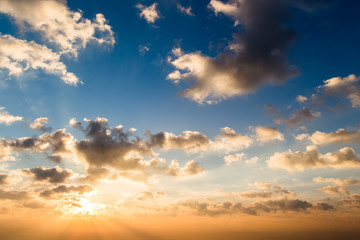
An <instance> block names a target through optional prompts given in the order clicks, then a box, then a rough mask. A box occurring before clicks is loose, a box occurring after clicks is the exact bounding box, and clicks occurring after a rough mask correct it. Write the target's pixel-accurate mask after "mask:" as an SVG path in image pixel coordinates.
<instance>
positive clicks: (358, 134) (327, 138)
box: [304, 128, 360, 146]
mask: <svg viewBox="0 0 360 240" xmlns="http://www.w3.org/2000/svg"><path fill="white" fill-rule="evenodd" d="M306 138H307V139H309V140H310V141H311V142H312V143H313V144H315V145H320V146H323V145H329V144H346V143H359V142H360V130H358V131H354V132H351V131H346V130H345V129H342V128H340V129H338V130H337V131H336V132H331V133H324V132H320V131H316V132H315V133H313V134H312V135H311V136H309V135H308V136H306ZM306 138H305V137H304V139H306Z"/></svg>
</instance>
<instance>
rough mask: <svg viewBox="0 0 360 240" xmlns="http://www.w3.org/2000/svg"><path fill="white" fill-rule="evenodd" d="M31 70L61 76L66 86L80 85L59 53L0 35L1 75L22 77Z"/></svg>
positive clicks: (32, 43)
mask: <svg viewBox="0 0 360 240" xmlns="http://www.w3.org/2000/svg"><path fill="white" fill-rule="evenodd" d="M15 2H20V1H15ZM37 2H47V1H37ZM4 70H6V71H5V72H4ZM29 70H42V71H44V72H46V73H47V74H51V75H56V76H59V77H60V78H61V79H62V80H63V81H64V82H65V83H66V84H70V85H76V84H78V83H80V81H79V79H78V78H77V77H76V76H75V75H74V74H73V73H71V72H68V71H67V68H66V66H65V64H64V63H62V62H61V61H60V55H59V54H58V53H55V52H53V51H52V50H50V49H49V48H47V47H46V46H44V45H39V44H37V43H35V42H33V41H30V42H28V41H26V40H21V39H17V38H14V37H12V36H10V35H2V34H0V71H1V72H0V73H2V74H7V75H9V76H20V75H21V74H23V73H24V72H26V71H29Z"/></svg>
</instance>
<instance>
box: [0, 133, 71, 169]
mask: <svg viewBox="0 0 360 240" xmlns="http://www.w3.org/2000/svg"><path fill="white" fill-rule="evenodd" d="M73 141H74V139H73V136H72V135H71V134H69V133H66V132H65V129H60V130H57V131H55V132H53V133H51V134H43V135H40V136H39V137H22V138H16V139H3V138H1V139H0V159H1V160H2V161H11V160H15V158H14V156H13V153H16V152H21V151H30V152H35V153H46V154H48V152H49V155H48V158H49V159H50V160H52V161H55V162H60V161H61V159H62V157H63V156H64V155H66V154H70V153H72V145H73Z"/></svg>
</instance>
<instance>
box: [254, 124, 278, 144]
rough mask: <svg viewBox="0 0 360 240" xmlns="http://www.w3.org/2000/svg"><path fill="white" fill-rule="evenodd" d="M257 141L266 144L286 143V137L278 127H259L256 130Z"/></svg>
mask: <svg viewBox="0 0 360 240" xmlns="http://www.w3.org/2000/svg"><path fill="white" fill-rule="evenodd" d="M255 133H256V140H257V141H259V142H261V143H265V142H271V141H285V138H284V135H283V134H282V133H281V132H280V131H279V129H278V128H276V127H270V126H265V127H261V126H258V127H256V128H255Z"/></svg>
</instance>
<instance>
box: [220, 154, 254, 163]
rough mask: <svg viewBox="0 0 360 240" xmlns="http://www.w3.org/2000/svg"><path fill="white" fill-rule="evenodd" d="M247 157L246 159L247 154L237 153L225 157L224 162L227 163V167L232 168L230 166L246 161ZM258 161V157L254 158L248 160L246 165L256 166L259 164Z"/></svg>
mask: <svg viewBox="0 0 360 240" xmlns="http://www.w3.org/2000/svg"><path fill="white" fill-rule="evenodd" d="M245 157H246V154H245V153H236V154H232V155H226V156H224V161H225V164H226V166H230V164H232V163H235V162H240V161H242V160H243V159H245ZM258 160H259V158H258V157H252V158H250V159H246V160H245V163H246V164H255V163H257V161H258Z"/></svg>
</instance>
